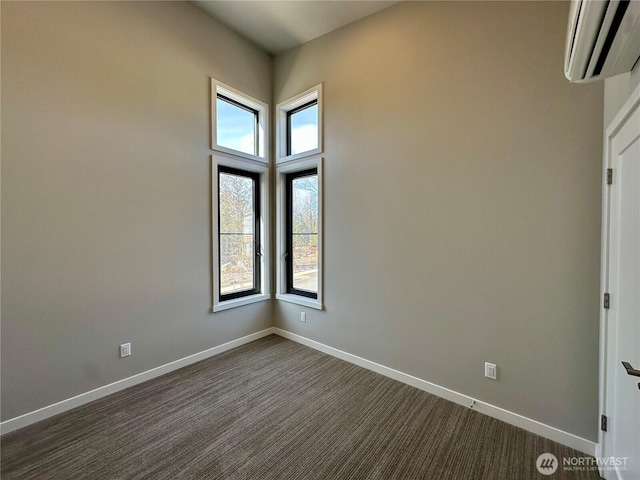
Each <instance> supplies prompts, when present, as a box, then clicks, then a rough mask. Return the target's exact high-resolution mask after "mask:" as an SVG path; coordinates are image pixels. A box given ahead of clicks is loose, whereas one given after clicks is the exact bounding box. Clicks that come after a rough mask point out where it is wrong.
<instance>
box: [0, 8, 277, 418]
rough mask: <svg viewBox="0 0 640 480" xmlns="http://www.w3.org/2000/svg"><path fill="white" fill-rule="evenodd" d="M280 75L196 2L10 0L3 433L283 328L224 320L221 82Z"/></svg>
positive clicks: (245, 85) (260, 88)
mask: <svg viewBox="0 0 640 480" xmlns="http://www.w3.org/2000/svg"><path fill="white" fill-rule="evenodd" d="M271 63H272V61H271V57H270V56H268V55H267V54H265V53H263V52H262V51H260V50H259V49H257V48H256V47H254V46H253V45H252V44H250V43H249V42H247V41H246V40H244V39H242V38H240V37H239V36H238V35H236V34H235V33H233V32H231V30H229V29H228V28H227V27H225V26H223V25H222V24H220V23H219V22H217V21H216V20H214V19H213V18H211V17H210V16H208V15H206V14H204V13H203V12H202V11H200V10H199V9H198V8H197V7H195V6H193V5H192V4H190V3H187V2H158V3H155V2H154V3H148V2H87V3H81V2H77V3H66V2H45V3H33V2H17V3H13V2H2V419H3V420H6V419H9V418H13V417H15V416H17V415H20V414H23V413H26V412H30V411H33V410H35V409H37V408H40V407H44V406H46V405H50V404H52V403H54V402H57V401H60V400H63V399H66V398H69V397H72V396H74V395H77V394H80V393H84V392H86V391H89V390H91V389H93V388H96V387H99V386H102V385H106V384H108V383H110V382H113V381H115V380H119V379H122V378H126V377H128V376H131V375H133V374H136V373H139V372H141V371H145V370H148V369H150V368H153V367H157V366H159V365H162V364H165V363H167V362H170V361H173V360H176V359H179V358H182V357H185V356H187V355H190V354H193V353H196V352H199V351H202V350H205V349H208V348H211V347H213V346H216V345H219V344H222V343H225V342H227V341H230V340H232V339H236V338H239V337H241V336H244V335H247V334H250V333H252V332H256V331H259V330H262V329H264V328H267V327H269V326H271V324H272V323H271V306H270V305H269V302H267V303H264V302H263V303H260V304H255V305H251V306H247V307H244V308H242V309H236V310H233V311H227V312H221V313H216V314H215V315H212V314H210V313H209V309H210V307H211V304H212V303H211V302H212V299H211V266H210V262H211V253H210V250H211V235H210V226H211V223H210V208H211V207H210V205H211V197H210V196H211V180H210V174H211V172H210V168H211V166H210V159H209V154H210V152H209V136H210V135H209V89H210V87H209V76H213V77H215V78H217V79H218V80H221V81H223V82H225V83H229V84H232V85H234V86H235V87H236V88H238V89H240V90H243V91H245V92H247V93H248V94H250V95H252V96H254V97H257V98H259V99H261V100H263V101H266V102H270V100H271V66H272V65H271ZM123 342H132V346H133V356H132V357H129V358H127V359H122V360H121V359H119V358H118V345H119V344H120V343H123Z"/></svg>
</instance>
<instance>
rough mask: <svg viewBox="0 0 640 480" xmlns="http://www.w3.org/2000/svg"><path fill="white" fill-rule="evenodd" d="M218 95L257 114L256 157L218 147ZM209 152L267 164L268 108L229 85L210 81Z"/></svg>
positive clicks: (213, 79) (214, 80)
mask: <svg viewBox="0 0 640 480" xmlns="http://www.w3.org/2000/svg"><path fill="white" fill-rule="evenodd" d="M218 94H220V95H223V96H225V97H227V98H230V99H231V100H234V101H236V102H238V103H241V104H242V105H245V106H246V107H249V108H251V109H253V110H256V111H257V112H258V155H252V154H250V153H246V152H241V151H240V150H235V149H233V148H228V147H224V146H222V145H218V128H217V118H218V109H217V99H218ZM211 150H216V151H218V152H223V153H230V154H232V155H237V156H239V157H243V158H248V159H250V160H255V161H257V162H264V163H269V156H268V152H269V106H268V105H267V104H266V103H264V102H262V101H260V100H258V99H257V98H254V97H252V96H250V95H247V94H246V93H243V92H241V91H240V90H236V89H235V88H233V87H230V86H229V85H225V84H224V83H222V82H220V81H218V80H216V79H215V78H212V79H211Z"/></svg>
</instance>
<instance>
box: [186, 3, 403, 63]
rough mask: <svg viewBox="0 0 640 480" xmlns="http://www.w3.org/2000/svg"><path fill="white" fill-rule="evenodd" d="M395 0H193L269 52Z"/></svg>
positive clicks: (380, 8) (323, 31)
mask: <svg viewBox="0 0 640 480" xmlns="http://www.w3.org/2000/svg"><path fill="white" fill-rule="evenodd" d="M398 1H399V0H390V1H384V0H329V1H327V0H293V1H292V0H288V1H280V0H279V1H273V0H261V1H256V0H247V1H242V0H195V1H194V2H193V3H195V4H196V5H198V6H199V7H200V8H202V9H203V10H204V11H206V12H208V13H210V14H211V15H213V16H214V17H215V18H217V19H218V20H220V21H221V22H222V23H224V24H225V25H228V26H229V27H230V28H232V29H233V30H235V31H236V32H238V33H239V34H240V35H242V36H244V37H246V38H248V39H249V40H251V41H252V42H253V43H255V44H256V45H258V46H260V47H262V48H263V49H264V50H266V51H267V52H269V53H273V54H275V53H281V52H284V51H286V50H289V49H291V48H293V47H297V46H298V45H301V44H303V43H305V42H308V41H309V40H313V39H314V38H317V37H319V36H321V35H324V34H325V33H328V32H331V31H332V30H335V29H337V28H340V27H342V26H343V25H347V24H348V23H351V22H355V21H356V20H360V19H361V18H364V17H367V16H369V15H371V14H373V13H376V12H378V11H380V10H383V9H385V8H387V7H390V6H391V5H393V4H395V3H398Z"/></svg>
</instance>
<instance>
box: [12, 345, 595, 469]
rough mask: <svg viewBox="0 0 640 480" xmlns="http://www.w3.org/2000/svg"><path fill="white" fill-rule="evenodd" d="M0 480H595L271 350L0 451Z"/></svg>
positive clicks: (319, 357)
mask: <svg viewBox="0 0 640 480" xmlns="http://www.w3.org/2000/svg"><path fill="white" fill-rule="evenodd" d="M1 446H2V455H1V459H2V465H1V472H2V479H3V480H10V479H91V480H99V479H134V478H135V479H143V478H145V479H154V480H162V479H225V480H227V479H260V480H265V479H295V480H300V479H304V480H306V479H321V480H332V479H354V480H355V479H358V480H359V479H381V480H382V479H384V480H390V479H438V480H445V479H451V480H464V479H491V480H496V479H505V480H506V479H508V480H513V479H535V478H540V479H542V478H550V479H560V478H571V479H597V478H599V477H598V475H597V473H596V472H567V471H563V470H562V467H560V469H559V470H558V471H557V472H556V473H555V474H553V475H552V476H542V475H540V474H539V473H538V472H537V470H536V467H535V460H536V458H537V457H538V455H540V454H541V453H544V452H551V453H554V454H555V455H556V456H557V457H558V459H560V462H562V457H572V456H584V455H583V454H581V453H579V452H577V451H575V450H571V449H570V448H567V447H564V446H562V445H559V444H557V443H554V442H552V441H550V440H546V439H544V438H542V437H539V436H536V435H533V434H530V433H527V432H525V431H524V430H521V429H519V428H516V427H513V426H510V425H508V424H506V423H503V422H501V421H499V420H495V419H493V418H490V417H487V416H485V415H482V414H480V413H478V412H475V411H473V410H470V409H468V408H464V407H461V406H459V405H456V404H453V403H451V402H448V401H446V400H443V399H440V398H438V397H435V396H433V395H430V394H428V393H425V392H422V391H420V390H418V389H415V388H413V387H410V386H407V385H404V384H402V383H400V382H397V381H395V380H391V379H389V378H386V377H384V376H382V375H378V374H376V373H372V372H370V371H368V370H365V369H363V368H360V367H357V366H355V365H352V364H350V363H347V362H344V361H342V360H338V359H336V358H333V357H331V356H328V355H325V354H323V353H320V352H317V351H315V350H312V349H310V348H307V347H304V346H301V345H299V344H296V343H294V342H291V341H289V340H285V339H283V338H280V337H277V336H273V335H272V336H269V337H266V338H264V339H261V340H258V341H256V342H253V343H251V344H248V345H245V346H243V347H239V348H237V349H235V350H232V351H229V352H226V353H224V354H221V355H218V356H216V357H213V358H210V359H208V360H205V361H202V362H199V363H197V364H194V365H191V366H189V367H186V368H183V369H181V370H179V371H176V372H173V373H170V374H167V375H164V376H162V377H160V378H157V379H154V380H152V381H149V382H147V383H144V384H141V385H138V386H136V387H132V388H129V389H127V390H124V391H122V392H119V393H116V394H113V395H111V396H109V397H105V398H103V399H101V400H98V401H95V402H93V403H91V404H88V405H85V406H83V407H79V408H77V409H75V410H72V411H69V412H66V413H63V414H61V415H58V416H56V417H53V418H50V419H48V420H45V421H42V422H40V423H38V424H35V425H32V426H29V427H27V428H24V429H22V430H19V431H16V432H12V433H10V434H7V435H5V436H3V437H2V439H1Z"/></svg>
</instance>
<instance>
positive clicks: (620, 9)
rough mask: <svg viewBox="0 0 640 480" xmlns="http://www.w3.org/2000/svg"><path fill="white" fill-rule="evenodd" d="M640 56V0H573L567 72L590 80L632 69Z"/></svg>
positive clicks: (576, 78)
mask: <svg viewBox="0 0 640 480" xmlns="http://www.w3.org/2000/svg"><path fill="white" fill-rule="evenodd" d="M639 57H640V1H637V0H632V1H630V0H608V1H607V0H574V1H572V2H571V10H570V13H569V29H568V32H567V48H566V57H565V75H566V77H567V78H568V79H569V80H570V81H572V82H589V81H593V80H600V79H603V78H607V77H612V76H614V75H618V74H620V73H624V72H629V71H631V69H632V68H633V67H634V65H635V64H636V63H637V62H638V58H639Z"/></svg>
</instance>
